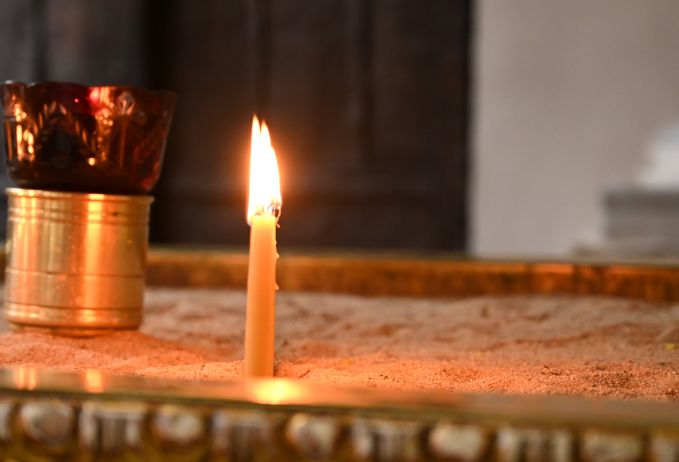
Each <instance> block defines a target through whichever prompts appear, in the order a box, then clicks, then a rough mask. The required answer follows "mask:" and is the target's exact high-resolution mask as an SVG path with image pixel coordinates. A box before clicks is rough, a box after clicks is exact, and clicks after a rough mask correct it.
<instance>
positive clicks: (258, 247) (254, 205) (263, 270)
mask: <svg viewBox="0 0 679 462" xmlns="http://www.w3.org/2000/svg"><path fill="white" fill-rule="evenodd" d="M280 207H281V190H280V178H279V174H278V163H277V161H276V154H275V152H274V150H273V147H272V146H271V138H270V136H269V130H268V128H267V126H266V123H262V127H261V129H260V126H259V122H258V120H257V118H256V117H254V118H253V121H252V145H251V148H250V188H249V198H248V211H247V219H248V223H250V227H251V229H250V256H249V263H248V301H247V312H246V323H245V368H244V369H245V376H246V377H270V376H273V360H274V335H275V334H274V332H275V329H274V318H275V294H276V259H277V258H278V254H277V251H276V226H277V221H278V215H279V212H280Z"/></svg>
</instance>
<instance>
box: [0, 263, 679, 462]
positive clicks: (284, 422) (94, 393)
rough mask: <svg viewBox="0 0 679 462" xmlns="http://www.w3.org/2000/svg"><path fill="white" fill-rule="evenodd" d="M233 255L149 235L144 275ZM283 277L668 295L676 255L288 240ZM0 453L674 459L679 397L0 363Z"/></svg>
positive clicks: (343, 286) (224, 282)
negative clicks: (460, 254) (339, 245)
mask: <svg viewBox="0 0 679 462" xmlns="http://www.w3.org/2000/svg"><path fill="white" fill-rule="evenodd" d="M246 266H247V257H246V255H244V254H241V253H232V252H215V251H195V250H193V251H178V250H154V251H152V252H151V253H150V255H149V269H148V282H149V284H150V285H162V286H189V287H191V286H196V287H244V285H245V280H246V270H247V268H246ZM278 279H279V281H280V285H281V286H282V287H284V288H285V290H308V291H328V292H345V293H355V294H391V295H408V296H451V297H456V296H470V295H482V294H494V295H502V294H531V293H537V294H588V295H590V294H600V295H609V296H619V297H629V298H638V299H644V300H648V301H653V302H675V301H677V300H678V299H679V265H675V264H672V263H671V262H670V263H663V264H641V263H634V262H630V263H616V264H606V263H601V262H584V261H583V262H561V263H559V262H491V261H479V260H461V259H457V260H455V259H452V258H442V257H431V258H417V257H409V256H400V257H394V256H370V257H365V256H348V255H342V256H332V255H314V256H310V255H288V256H284V257H283V258H282V259H281V262H280V266H279V277H278ZM0 457H1V458H2V460H8V461H9V460H13V461H34V460H35V461H42V460H77V461H80V460H88V461H89V460H129V461H140V460H150V461H156V460H157V461H212V460H215V461H216V460H236V461H250V460H252V461H259V460H277V461H278V460H378V461H397V460H398V461H400V460H403V461H417V460H459V461H466V460H469V461H473V460H497V461H514V460H516V461H520V460H521V461H523V460H526V461H531V460H535V461H539V460H554V461H568V460H583V461H642V460H649V461H651V460H652V461H679V403H672V402H667V403H660V402H648V401H613V400H605V399H585V398H576V397H565V396H493V395H480V394H467V395H464V394H452V393H443V392H431V393H424V392H393V391H389V392H385V391H375V390H352V389H345V388H333V387H324V386H318V385H309V384H304V383H300V382H296V381H292V380H284V379H272V380H256V381H249V382H238V383H212V382H187V381H169V380H158V379H144V378H138V377H116V376H105V375H102V374H100V373H99V372H98V371H95V370H87V371H84V372H83V373H81V374H59V373H53V372H48V371H41V370H36V369H31V368H23V367H18V368H6V369H0Z"/></svg>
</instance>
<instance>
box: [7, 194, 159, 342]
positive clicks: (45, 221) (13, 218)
mask: <svg viewBox="0 0 679 462" xmlns="http://www.w3.org/2000/svg"><path fill="white" fill-rule="evenodd" d="M7 195H8V197H9V211H8V231H7V234H8V238H7V257H6V268H7V269H6V273H5V314H6V317H7V320H8V321H9V322H10V323H11V324H12V326H13V327H14V328H17V329H26V328H28V329H46V330H49V331H51V332H54V333H58V334H66V335H92V334H98V333H104V332H107V331H110V330H116V329H132V328H136V327H137V326H139V324H140V323H141V319H142V306H143V296H144V273H145V265H146V247H147V240H148V213H149V207H150V203H151V198H150V197H147V196H115V195H107V194H81V193H64V192H52V191H38V190H31V189H17V188H9V189H8V190H7Z"/></svg>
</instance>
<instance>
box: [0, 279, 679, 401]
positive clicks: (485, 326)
mask: <svg viewBox="0 0 679 462" xmlns="http://www.w3.org/2000/svg"><path fill="white" fill-rule="evenodd" d="M277 308H278V317H277V320H276V322H277V340H276V345H277V352H276V354H277V363H276V375H277V376H279V377H291V378H297V379H300V380H303V381H306V382H313V383H324V384H336V385H350V386H353V387H370V388H383V389H402V390H454V391H465V392H502V393H545V394H564V393H567V394H581V395H587V396H610V397H618V398H653V399H679V305H675V306H656V305H651V304H648V303H643V302H636V301H628V300H617V299H610V298H594V297H591V298H586V297H542V296H531V297H505V298H497V297H477V298H471V299H465V300H421V299H418V300H416V299H403V298H387V297H375V298H364V297H354V296H344V295H331V294H306V293H299V294H292V293H280V294H279V295H278V307H277ZM244 314H245V294H244V293H243V292H240V291H228V290H195V289H192V290H174V289H173V290H167V289H163V290H160V289H153V290H149V291H148V295H147V308H146V320H145V322H144V325H143V327H142V329H141V332H127V333H119V334H113V335H110V336H106V337H99V338H90V339H75V338H61V337H54V336H50V335H47V334H36V333H22V334H17V333H9V332H7V330H6V328H3V333H2V334H0V366H5V365H25V366H36V367H42V368H51V369H56V370H62V371H82V370H85V369H88V368H97V369H100V370H102V371H104V372H107V373H112V374H128V375H129V374H134V375H143V376H153V377H171V378H180V379H198V380H234V379H238V378H239V377H240V374H241V368H242V356H243V326H244V321H245V319H244Z"/></svg>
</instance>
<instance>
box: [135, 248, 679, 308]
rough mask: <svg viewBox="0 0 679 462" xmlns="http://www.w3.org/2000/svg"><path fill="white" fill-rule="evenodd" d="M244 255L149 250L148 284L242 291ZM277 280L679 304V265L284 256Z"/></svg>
mask: <svg viewBox="0 0 679 462" xmlns="http://www.w3.org/2000/svg"><path fill="white" fill-rule="evenodd" d="M247 261H248V260H247V254H245V253H240V252H226V251H221V252H220V251H215V250H202V251H201V250H196V249H190V250H188V249H186V250H181V249H152V251H151V252H150V254H149V266H148V273H147V283H148V284H149V285H155V286H176V287H186V286H189V287H233V288H244V287H245V284H246V281H247ZM276 280H277V283H278V285H279V286H280V287H281V289H282V290H286V291H311V292H334V293H348V294H355V295H390V296H406V297H470V296H478V295H500V296H501V295H524V294H543V295H583V296H587V295H605V296H611V297H623V298H633V299H640V300H646V301H649V302H663V303H664V302H675V301H679V261H667V260H662V261H661V260H655V261H654V260H648V261H644V262H634V261H630V262H609V261H597V260H582V261H540V260H524V261H509V260H506V261H502V260H496V261H493V260H481V259H468V258H460V257H459V256H454V255H450V256H440V255H439V256H435V257H432V256H418V255H397V254H385V255H376V254H369V253H366V254H362V255H355V254H354V255H352V254H341V255H340V254H286V253H285V251H283V252H281V258H280V260H279V261H278V263H277V270H276Z"/></svg>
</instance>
